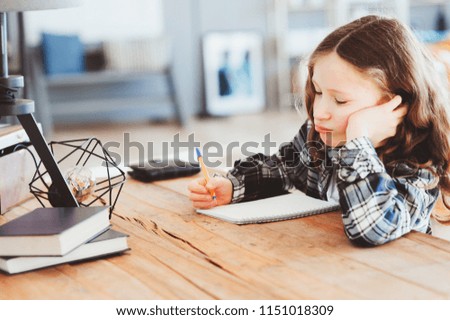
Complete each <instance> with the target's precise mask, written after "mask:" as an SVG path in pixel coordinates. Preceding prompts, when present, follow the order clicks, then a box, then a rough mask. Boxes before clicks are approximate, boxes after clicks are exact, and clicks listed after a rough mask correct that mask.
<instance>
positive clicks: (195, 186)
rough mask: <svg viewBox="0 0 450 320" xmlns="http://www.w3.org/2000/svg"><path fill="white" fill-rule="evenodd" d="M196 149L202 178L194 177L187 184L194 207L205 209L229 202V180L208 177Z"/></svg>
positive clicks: (230, 191)
mask: <svg viewBox="0 0 450 320" xmlns="http://www.w3.org/2000/svg"><path fill="white" fill-rule="evenodd" d="M196 151H197V158H198V161H199V164H200V166H201V169H202V173H203V178H198V179H195V180H193V181H191V182H190V183H189V185H188V190H189V191H190V194H189V198H190V199H191V201H192V204H193V206H194V208H198V209H207V208H212V207H215V206H218V205H224V204H228V203H230V202H231V197H232V195H233V185H232V183H231V181H230V180H229V179H226V178H223V177H217V178H216V177H214V178H210V177H209V174H208V170H207V168H206V166H205V164H204V163H203V159H202V156H201V153H200V150H198V149H197V150H196Z"/></svg>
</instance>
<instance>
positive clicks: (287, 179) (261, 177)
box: [227, 123, 310, 203]
mask: <svg viewBox="0 0 450 320" xmlns="http://www.w3.org/2000/svg"><path fill="white" fill-rule="evenodd" d="M309 128H310V124H309V123H305V124H304V125H303V126H302V127H301V128H300V130H299V132H298V133H297V135H296V136H295V137H294V139H293V140H292V141H291V142H290V143H286V144H283V145H281V146H280V148H279V150H278V153H277V154H274V155H270V156H267V155H263V154H261V153H258V154H255V155H253V156H251V157H248V158H246V159H242V160H238V161H236V163H235V164H234V168H233V169H232V170H231V171H230V172H228V174H227V178H228V179H230V181H231V182H232V184H233V197H232V200H231V201H232V202H233V203H235V202H241V201H248V200H255V199H260V198H266V197H271V196H276V195H279V194H283V193H286V192H287V191H288V190H290V189H292V188H293V187H294V180H300V181H306V173H307V168H306V167H305V165H304V163H305V161H306V160H305V159H304V157H305V152H303V146H304V144H305V141H306V135H307V131H308V129H309Z"/></svg>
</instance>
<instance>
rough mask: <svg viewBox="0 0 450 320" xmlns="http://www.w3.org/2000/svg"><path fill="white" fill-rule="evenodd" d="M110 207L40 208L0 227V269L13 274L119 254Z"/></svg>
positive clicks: (121, 247) (120, 242) (121, 240)
mask: <svg viewBox="0 0 450 320" xmlns="http://www.w3.org/2000/svg"><path fill="white" fill-rule="evenodd" d="M127 237H128V236H127V235H126V234H123V233H121V232H118V231H115V230H112V229H110V222H109V207H106V206H105V207H80V208H39V209H35V210H33V211H31V212H29V213H27V214H25V215H23V216H21V217H18V218H16V219H14V220H12V221H9V222H7V223H5V224H3V225H1V226H0V270H3V271H4V272H6V273H9V274H14V273H20V272H25V271H30V270H35V269H40V268H44V267H48V266H54V265H58V264H62V263H66V262H73V261H80V260H87V259H93V258H97V257H102V256H106V255H112V254H118V253H122V252H124V251H126V250H128V249H129V247H128V243H127Z"/></svg>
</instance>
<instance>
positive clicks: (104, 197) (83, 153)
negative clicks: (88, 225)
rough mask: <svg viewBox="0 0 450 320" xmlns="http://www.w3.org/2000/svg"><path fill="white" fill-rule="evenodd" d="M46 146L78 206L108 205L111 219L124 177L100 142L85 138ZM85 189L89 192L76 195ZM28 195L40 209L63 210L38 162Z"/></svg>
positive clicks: (57, 194) (44, 171) (49, 180)
mask: <svg viewBox="0 0 450 320" xmlns="http://www.w3.org/2000/svg"><path fill="white" fill-rule="evenodd" d="M48 145H49V148H50V150H51V152H52V154H53V156H54V158H55V159H56V161H57V163H58V166H59V167H60V169H61V172H62V173H63V175H64V177H65V179H66V181H68V184H69V187H70V188H71V191H72V193H73V194H74V196H75V197H76V199H77V201H78V204H79V206H82V207H88V206H91V205H93V204H96V205H108V206H109V210H110V211H109V217H110V218H111V215H112V212H113V210H114V207H115V205H116V202H117V200H118V198H119V195H120V192H121V191H122V187H123V184H124V183H125V180H126V176H125V173H124V171H123V170H121V169H120V168H119V167H118V166H117V164H116V163H115V162H114V159H113V158H112V157H111V156H110V155H109V154H108V152H107V151H106V149H105V148H104V147H103V145H102V143H101V142H100V141H99V140H98V139H96V138H86V139H74V140H66V141H52V142H50V143H49V144H48ZM80 172H82V174H81V175H80V174H79V173H80ZM86 173H88V174H91V175H92V176H91V177H90V178H91V180H92V181H94V183H93V184H92V185H89V181H90V180H89V179H86V178H85V175H86ZM86 190H87V191H89V193H87V194H84V193H83V194H82V196H80V197H77V196H76V195H80V194H81V193H79V191H83V192H84V191H86ZM30 192H31V193H32V194H33V195H34V196H35V197H36V199H37V200H38V201H39V202H40V203H41V205H42V206H43V207H46V205H47V206H48V205H51V206H53V207H64V203H63V202H61V199H60V198H59V193H58V190H56V189H55V188H54V187H53V185H52V183H51V178H50V176H49V174H48V171H47V170H46V169H45V167H44V166H43V164H42V161H41V162H40V163H39V164H37V170H36V172H35V174H34V176H33V179H32V180H31V182H30Z"/></svg>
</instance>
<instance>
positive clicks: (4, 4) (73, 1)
mask: <svg viewBox="0 0 450 320" xmlns="http://www.w3.org/2000/svg"><path fill="white" fill-rule="evenodd" d="M82 2H83V0H1V1H0V12H9V11H31V10H46V9H57V8H70V7H76V6H79V5H81V4H82Z"/></svg>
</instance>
